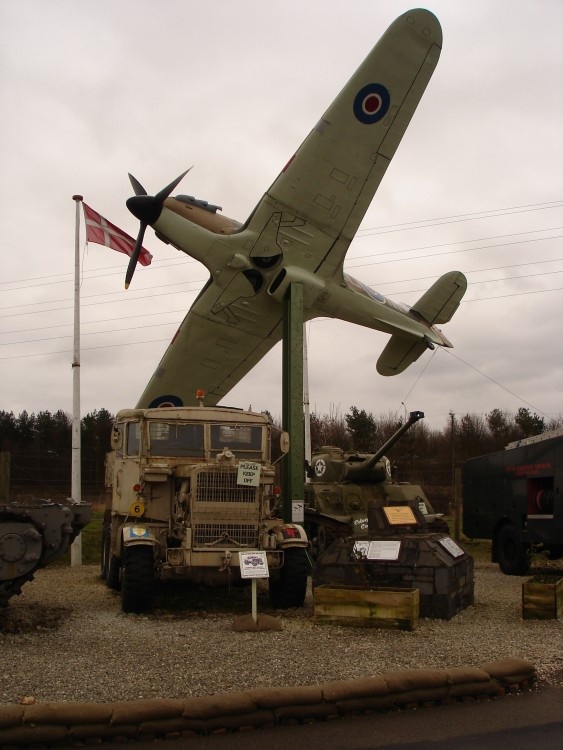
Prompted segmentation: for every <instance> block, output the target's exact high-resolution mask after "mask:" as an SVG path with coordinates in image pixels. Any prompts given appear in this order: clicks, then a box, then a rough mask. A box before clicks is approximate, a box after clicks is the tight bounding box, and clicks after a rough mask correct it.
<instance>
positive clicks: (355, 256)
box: [0, 0, 563, 427]
mask: <svg viewBox="0 0 563 750" xmlns="http://www.w3.org/2000/svg"><path fill="white" fill-rule="evenodd" d="M409 7H411V5H410V4H409V3H404V2H398V1H397V0H370V1H368V0H331V1H330V2H327V0H307V2H303V0H283V1H282V0H268V2H264V0H238V1H237V2H233V1H232V0H214V2H212V3H201V2H193V1H192V0H167V1H166V2H160V3H156V2H151V1H150V0H120V2H112V1H110V0H95V1H94V0H81V2H76V0H50V2H44V0H18V2H9V1H8V0H0V55H1V60H0V93H1V109H2V116H1V118H0V154H1V172H0V191H1V194H0V238H1V245H2V247H1V274H0V308H1V311H0V316H1V320H0V344H1V346H0V358H1V360H2V361H1V363H0V373H1V375H0V384H1V388H0V409H4V410H8V411H12V410H13V411H14V412H15V413H16V414H18V413H19V412H21V411H22V410H24V409H26V410H27V411H28V412H37V411H40V410H44V409H48V410H50V411H56V410H57V409H63V410H64V411H67V412H68V413H70V412H71V411H72V370H71V362H72V330H73V328H72V327H73V272H74V232H75V203H74V202H73V200H72V196H73V194H76V193H79V194H82V195H83V196H84V200H85V202H86V203H88V204H89V205H90V206H92V207H93V208H94V209H95V210H97V211H98V212H100V213H101V214H102V215H103V216H105V217H106V218H108V219H109V220H110V221H112V222H114V223H115V224H117V225H118V226H120V227H121V228H123V229H124V230H125V231H127V232H128V233H129V234H132V235H136V233H137V223H136V220H135V219H134V218H133V216H131V215H130V214H129V212H128V211H127V209H126V207H125V200H126V199H127V197H129V195H130V194H131V192H132V191H131V188H130V185H129V181H128V178H127V173H128V172H132V173H133V174H134V175H135V176H136V177H137V178H138V179H139V180H140V181H141V182H142V183H143V185H144V186H145V187H146V188H147V190H148V191H149V193H155V192H156V191H158V190H159V189H161V188H162V187H164V185H166V184H168V183H169V182H170V181H171V180H172V179H173V178H174V177H176V176H177V175H178V174H179V173H180V172H182V171H183V170H184V169H186V168H187V167H189V166H191V165H192V164H193V165H194V167H193V169H192V171H191V172H190V173H189V175H188V176H187V177H186V178H185V180H184V182H183V183H182V185H181V186H180V188H178V190H177V192H183V193H188V194H192V195H195V196H197V197H198V198H203V199H205V200H208V201H209V202H211V203H216V204H219V205H220V206H222V207H223V213H224V214H225V215H226V216H229V217H232V218H235V219H237V220H239V221H244V220H245V219H246V218H247V216H248V215H249V213H250V212H251V210H252V209H253V208H254V206H255V204H256V203H257V202H258V201H259V199H260V198H261V196H262V194H263V193H264V192H265V190H266V189H267V188H268V187H269V185H270V184H271V182H272V181H273V180H274V179H275V177H276V176H277V174H278V172H279V171H280V169H281V168H282V167H283V166H284V165H285V163H286V162H287V160H288V158H289V157H290V156H291V155H292V154H293V153H294V152H295V150H296V149H297V147H298V146H299V144H300V143H301V141H302V140H303V139H304V138H305V136H306V135H307V134H308V132H309V130H310V129H311V128H312V127H313V125H314V124H315V123H316V121H317V120H318V118H319V117H320V115H321V114H322V113H323V112H324V111H325V109H326V108H327V106H328V105H329V104H330V102H331V101H332V99H333V98H334V97H335V96H336V94H337V93H338V92H339V90H340V88H341V87H342V86H343V85H344V84H345V82H346V81H347V80H348V78H349V77H350V76H351V75H352V73H353V72H354V70H355V69H356V68H357V66H358V65H359V64H360V62H361V61H362V60H363V58H364V57H365V56H366V55H367V53H368V52H369V51H370V49H371V48H372V47H373V45H374V44H375V43H376V42H377V40H378V39H379V37H380V36H381V34H382V33H383V32H384V31H385V29H386V28H387V26H388V25H389V24H390V23H391V22H392V21H393V20H394V19H395V18H396V17H397V16H398V15H400V14H401V13H403V12H405V11H406V10H408V9H409ZM427 7H428V8H429V9H430V10H431V11H433V12H434V13H435V14H436V15H437V17H438V18H439V20H440V22H441V24H442V29H443V34H444V47H443V51H442V55H441V58H440V62H439V63H438V67H437V70H436V72H435V74H434V76H433V78H432V80H431V81H430V84H429V86H428V89H427V91H426V93H425V95H424V96H423V99H422V102H421V104H420V106H419V108H418V110H417V112H416V113H415V116H414V117H413V120H412V122H411V125H410V127H409V128H408V130H407V132H406V134H405V137H404V139H403V141H402V143H401V144H400V146H399V149H398V151H397V153H396V155H395V157H394V159H393V161H392V163H391V166H390V167H389V169H388V171H387V174H386V175H385V177H384V179H383V181H382V183H381V186H380V188H379V190H378V192H377V193H376V195H375V198H374V200H373V202H372V204H371V207H370V209H369V210H368V212H367V214H366V216H365V219H364V221H363V223H362V226H361V228H360V230H359V232H358V235H357V237H356V239H355V240H354V242H353V243H352V245H351V247H350V250H349V252H348V256H347V261H346V264H345V270H346V271H347V272H348V273H349V274H351V275H352V276H355V277H356V278H358V279H360V280H361V281H363V282H365V283H366V284H368V285H370V286H371V287H373V288H375V289H377V290H378V291H381V292H382V293H383V294H385V295H388V296H390V297H391V298H393V299H396V300H397V301H401V302H405V303H414V302H415V301H416V300H417V299H418V297H420V295H421V294H422V292H423V291H424V290H425V289H426V288H428V287H429V286H430V285H431V283H432V282H433V281H434V280H435V279H436V278H438V277H439V276H440V275H441V274H442V273H445V272H446V271H450V270H460V271H463V272H464V273H465V274H466V275H467V278H468V282H469V288H468V291H467V293H466V296H465V299H464V301H463V302H462V304H461V306H460V309H459V310H458V312H457V313H456V315H455V317H454V319H453V320H452V321H451V322H450V323H448V324H447V325H445V326H444V327H443V328H444V333H445V334H446V335H447V336H448V338H449V339H450V340H451V341H452V343H453V344H454V347H455V348H454V349H452V350H443V349H438V350H437V351H435V352H434V353H431V352H428V353H427V354H425V355H423V356H422V357H421V358H420V359H419V360H418V362H416V363H415V364H414V365H412V366H411V367H410V368H409V369H407V371H406V372H404V373H402V374H401V375H398V376H396V377H393V378H384V377H382V376H380V375H378V374H377V372H376V369H375V363H376V360H377V358H378V356H379V354H380V352H381V350H382V349H383V347H384V345H385V343H386V341H387V340H388V336H386V335H384V334H382V333H378V332H376V331H372V330H369V329H364V328H360V327H355V326H352V325H351V324H348V323H342V322H339V321H334V320H326V319H323V320H318V321H313V322H311V323H310V324H309V325H308V326H307V340H308V355H309V362H308V364H309V386H310V404H311V410H312V411H315V412H316V413H317V414H319V415H327V414H329V415H333V416H335V415H341V416H342V415H344V414H345V413H347V412H348V411H349V409H350V406H352V405H354V406H357V407H358V408H361V409H366V410H367V411H369V412H373V413H374V414H376V415H377V414H388V413H390V412H392V413H396V412H398V413H399V414H403V413H404V411H405V410H407V411H411V410H414V409H420V410H422V411H424V412H425V413H426V418H427V419H426V421H427V424H429V426H436V427H442V426H443V425H444V424H445V423H446V420H447V419H448V414H449V412H451V411H453V412H454V413H455V414H457V415H459V416H462V415H463V414H465V413H472V414H480V415H485V414H486V413H488V412H489V411H490V410H491V409H493V408H500V409H504V410H506V411H509V412H512V413H514V412H516V410H517V409H518V408H520V407H521V406H524V407H527V408H529V409H530V410H531V411H533V412H534V411H535V412H537V413H538V414H540V415H543V416H546V417H547V418H549V417H557V416H559V415H561V414H562V413H563V405H562V395H563V374H562V373H563V343H562V335H561V322H562V320H563V241H562V239H561V237H562V235H563V85H562V82H563V42H562V37H561V29H562V28H563V3H561V0H495V1H494V2H493V1H492V0H489V1H486V0H473V1H472V2H471V3H468V2H461V1H458V0H435V1H434V2H432V3H430V4H429V5H428V6H427ZM81 232H82V240H81V245H82V244H83V238H84V233H83V227H81ZM145 246H146V247H147V248H148V249H149V250H150V251H151V252H152V253H153V254H154V260H153V263H152V265H151V266H150V267H148V268H142V267H139V268H138V269H137V272H136V274H135V277H134V280H133V283H132V285H131V287H130V289H129V291H127V292H125V291H124V289H123V280H124V275H125V269H126V266H127V260H128V259H127V257H126V256H124V255H120V254H118V253H115V252H112V251H111V250H108V249H106V248H103V247H100V246H98V245H93V244H90V245H89V247H88V249H87V250H85V251H84V253H83V256H82V258H81V262H82V283H81V318H82V327H81V348H82V351H81V365H82V366H81V383H82V388H81V391H82V393H81V402H82V413H83V414H86V413H87V412H89V411H92V410H93V409H99V408H102V407H104V408H107V409H109V410H110V411H111V412H116V411H118V410H119V409H120V408H125V407H131V406H134V405H135V403H136V402H137V399H138V398H139V396H140V394H141V393H142V391H143V389H144V387H145V385H146V383H147V381H148V379H149V377H150V376H151V374H152V372H153V370H154V369H155V367H156V365H157V364H158V361H159V360H160V357H161V356H162V353H163V352H164V350H165V348H166V346H167V344H168V342H169V340H170V338H171V337H172V335H173V334H174V332H175V331H176V329H177V327H178V324H179V323H180V321H181V320H182V319H183V317H184V315H185V313H186V311H187V310H188V308H189V306H190V305H191V303H192V302H193V300H194V299H195V297H196V295H197V293H198V291H199V290H200V289H201V287H202V286H203V284H204V282H205V280H206V278H207V271H206V269H205V268H204V267H203V266H201V265H200V264H198V263H196V262H195V261H192V260H191V259H190V258H189V257H188V256H185V255H184V254H182V253H180V252H177V251H175V250H173V249H172V248H170V247H169V246H167V245H164V244H163V243H161V242H160V241H159V240H158V239H157V238H156V237H155V235H154V232H153V231H152V230H151V229H149V230H148V231H147V234H146V238H145ZM224 403H226V404H229V405H233V406H241V407H244V408H247V407H248V406H249V405H251V406H252V407H253V408H254V409H256V410H262V409H268V410H269V411H270V412H272V414H274V415H275V416H279V415H280V414H281V345H278V346H277V347H276V348H275V349H274V350H272V352H271V353H270V354H269V355H268V356H267V357H266V358H265V359H264V360H263V361H262V362H261V363H260V364H259V365H258V366H257V367H255V368H254V370H253V371H251V372H250V373H249V375H247V377H246V378H245V379H244V380H243V381H242V382H241V383H240V384H239V385H238V386H237V387H236V388H235V389H234V390H233V391H232V392H231V393H230V394H229V395H228V396H227V398H226V399H225V400H224Z"/></svg>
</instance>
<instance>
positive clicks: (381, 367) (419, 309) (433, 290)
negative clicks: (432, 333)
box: [377, 271, 467, 375]
mask: <svg viewBox="0 0 563 750" xmlns="http://www.w3.org/2000/svg"><path fill="white" fill-rule="evenodd" d="M466 289H467V279H466V278H465V276H464V275H463V274H462V273H461V272H460V271H450V272H449V273H446V274H444V275H443V276H440V278H439V279H438V280H437V281H435V282H434V283H433V284H432V286H431V287H430V289H429V290H428V291H427V292H425V293H424V294H423V295H422V297H421V298H420V299H419V300H418V302H416V303H415V304H414V305H413V306H412V307H411V312H414V313H415V314H416V315H419V316H421V317H422V318H424V320H425V321H426V322H427V323H429V324H430V325H431V326H433V325H434V324H436V323H447V322H448V321H450V320H451V319H452V317H453V314H454V313H455V311H456V310H457V308H458V307H459V303H460V302H461V299H462V297H463V295H464V294H465V290H466ZM439 335H440V337H441V338H442V344H443V346H451V344H450V342H449V341H448V339H447V338H446V337H445V336H444V335H443V334H441V333H440V334H439ZM428 348H434V347H433V346H432V341H431V340H430V339H429V338H427V337H426V336H425V337H424V338H422V339H413V338H412V337H410V336H404V335H400V334H398V333H395V334H393V336H391V338H390V339H389V341H388V342H387V345H386V346H385V348H384V349H383V351H382V352H381V354H380V356H379V359H378V360H377V372H378V373H379V374H380V375H397V374H399V373H400V372H403V370H406V369H407V367H408V366H409V365H411V364H412V363H413V362H416V360H417V359H418V358H419V357H420V355H421V354H423V353H424V352H425V351H426V349H428Z"/></svg>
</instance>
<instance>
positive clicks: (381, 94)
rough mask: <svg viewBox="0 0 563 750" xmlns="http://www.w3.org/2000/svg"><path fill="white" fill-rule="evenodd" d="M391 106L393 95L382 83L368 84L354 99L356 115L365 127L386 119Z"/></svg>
mask: <svg viewBox="0 0 563 750" xmlns="http://www.w3.org/2000/svg"><path fill="white" fill-rule="evenodd" d="M390 104H391V95H390V94H389V92H388V91H387V89H386V88H385V86H384V85H383V84H381V83H368V84H367V86H364V87H363V88H361V89H360V90H359V91H358V93H357V94H356V98H355V99H354V114H355V116H356V118H357V119H358V120H359V121H360V122H363V123H364V125H372V124H373V123H375V122H379V121H380V120H381V119H383V118H384V117H385V115H386V114H387V112H388V110H389V105H390Z"/></svg>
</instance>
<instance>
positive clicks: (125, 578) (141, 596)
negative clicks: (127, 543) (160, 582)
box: [121, 545, 155, 613]
mask: <svg viewBox="0 0 563 750" xmlns="http://www.w3.org/2000/svg"><path fill="white" fill-rule="evenodd" d="M154 584H155V578H154V561H153V549H152V547H147V546H144V545H135V546H133V547H125V549H124V550H123V572H122V577H121V609H122V610H123V611H124V612H136V613H139V612H147V611H149V610H151V609H152V604H153V598H154V588H155V586H154Z"/></svg>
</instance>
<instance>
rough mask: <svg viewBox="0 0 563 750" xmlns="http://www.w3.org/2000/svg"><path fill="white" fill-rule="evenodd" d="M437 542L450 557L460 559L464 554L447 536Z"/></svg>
mask: <svg viewBox="0 0 563 750" xmlns="http://www.w3.org/2000/svg"><path fill="white" fill-rule="evenodd" d="M438 542H439V543H440V544H441V545H442V547H443V548H444V549H445V550H446V552H449V553H450V555H451V556H452V557H461V556H462V555H464V554H465V552H464V551H463V550H462V549H461V547H458V545H457V544H456V543H455V542H454V540H453V539H450V537H449V536H445V537H443V538H442V539H438Z"/></svg>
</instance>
